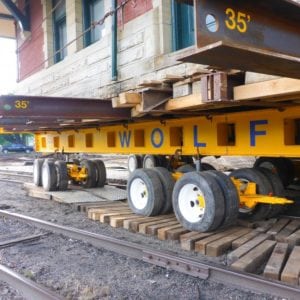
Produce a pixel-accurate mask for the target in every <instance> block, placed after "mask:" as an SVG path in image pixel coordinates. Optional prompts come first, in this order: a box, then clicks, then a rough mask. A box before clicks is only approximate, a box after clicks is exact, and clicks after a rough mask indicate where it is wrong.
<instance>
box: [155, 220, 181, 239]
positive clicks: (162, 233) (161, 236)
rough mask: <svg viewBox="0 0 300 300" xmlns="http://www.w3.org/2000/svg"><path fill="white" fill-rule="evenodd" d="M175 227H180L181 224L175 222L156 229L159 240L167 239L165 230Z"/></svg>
mask: <svg viewBox="0 0 300 300" xmlns="http://www.w3.org/2000/svg"><path fill="white" fill-rule="evenodd" d="M177 228H182V226H181V225H180V224H176V225H170V226H166V227H163V228H160V229H158V231H157V237H158V239H159V240H161V241H164V240H166V239H167V231H168V230H171V229H177Z"/></svg>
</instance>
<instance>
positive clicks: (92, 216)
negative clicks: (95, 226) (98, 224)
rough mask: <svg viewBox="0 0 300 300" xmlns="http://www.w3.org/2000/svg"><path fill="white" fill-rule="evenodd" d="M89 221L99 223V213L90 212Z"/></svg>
mask: <svg viewBox="0 0 300 300" xmlns="http://www.w3.org/2000/svg"><path fill="white" fill-rule="evenodd" d="M88 218H89V219H91V220H93V221H99V220H100V213H99V212H92V213H91V214H90V215H89V216H88Z"/></svg>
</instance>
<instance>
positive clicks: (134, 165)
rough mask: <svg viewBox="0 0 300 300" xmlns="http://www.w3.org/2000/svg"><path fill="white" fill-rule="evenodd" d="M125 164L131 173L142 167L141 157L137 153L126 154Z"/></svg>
mask: <svg viewBox="0 0 300 300" xmlns="http://www.w3.org/2000/svg"><path fill="white" fill-rule="evenodd" d="M130 160H131V162H130ZM127 165H128V171H129V172H130V173H132V172H133V171H135V170H136V169H141V168H142V167H143V157H142V156H141V155H137V154H130V155H129V156H128V160H127Z"/></svg>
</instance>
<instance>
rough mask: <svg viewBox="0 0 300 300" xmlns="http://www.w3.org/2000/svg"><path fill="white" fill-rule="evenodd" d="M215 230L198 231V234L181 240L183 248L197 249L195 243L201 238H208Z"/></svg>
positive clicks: (188, 249)
mask: <svg viewBox="0 0 300 300" xmlns="http://www.w3.org/2000/svg"><path fill="white" fill-rule="evenodd" d="M214 234H215V232H201V233H199V232H197V234H196V235H192V236H190V237H187V238H184V239H181V240H180V246H181V248H182V249H183V250H187V251H192V250H194V249H195V243H196V242H197V241H200V240H201V239H204V238H207V237H209V236H211V235H214Z"/></svg>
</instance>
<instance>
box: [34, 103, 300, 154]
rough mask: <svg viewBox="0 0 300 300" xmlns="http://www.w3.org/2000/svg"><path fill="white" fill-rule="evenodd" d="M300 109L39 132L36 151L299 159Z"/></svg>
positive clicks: (296, 107) (269, 110) (36, 137)
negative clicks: (299, 131) (299, 121)
mask: <svg viewBox="0 0 300 300" xmlns="http://www.w3.org/2000/svg"><path fill="white" fill-rule="evenodd" d="M298 120H300V107H299V106H295V107H289V108H287V109H285V110H284V111H279V110H275V109H268V110H259V111H250V112H242V113H230V114H222V115H215V116H211V117H193V118H181V119H169V120H163V121H149V122H146V121H144V122H140V123H138V122H136V123H132V124H128V125H125V124H124V125H114V126H104V127H101V128H91V129H81V130H65V131H60V132H54V131H52V132H47V131H46V132H40V133H36V134H35V140H36V151H38V152H54V151H61V150H64V151H65V152H69V153H76V152H87V153H119V154H131V153H133V154H135V153H136V154H165V155H172V154H174V153H176V152H178V151H181V152H182V154H184V155H195V154H197V153H200V154H201V155H258V156H274V157H276V156H285V157H299V156H300V141H297V136H298V135H299V134H300V133H298V131H297V125H298V123H297V122H298Z"/></svg>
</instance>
